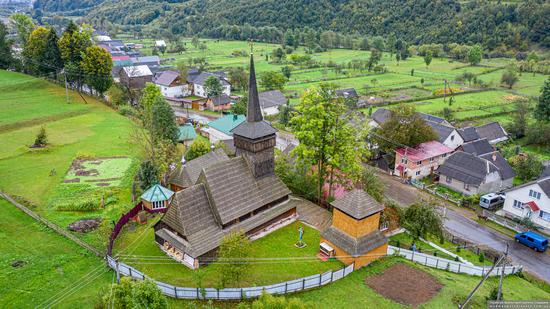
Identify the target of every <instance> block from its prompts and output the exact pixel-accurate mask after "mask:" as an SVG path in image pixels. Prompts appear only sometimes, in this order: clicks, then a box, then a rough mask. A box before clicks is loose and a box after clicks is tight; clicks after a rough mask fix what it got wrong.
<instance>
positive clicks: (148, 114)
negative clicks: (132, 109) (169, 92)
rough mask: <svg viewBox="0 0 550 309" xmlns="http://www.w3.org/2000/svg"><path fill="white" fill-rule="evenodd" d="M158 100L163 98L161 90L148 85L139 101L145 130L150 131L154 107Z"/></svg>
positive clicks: (151, 84)
mask: <svg viewBox="0 0 550 309" xmlns="http://www.w3.org/2000/svg"><path fill="white" fill-rule="evenodd" d="M157 98H162V93H161V92H160V88H159V87H157V85H155V84H153V83H147V84H146V85H145V88H143V92H142V95H141V99H140V100H139V104H140V105H141V108H142V113H141V121H142V122H143V126H144V127H145V128H148V129H150V128H151V125H152V122H153V105H154V103H155V100H156V99H157Z"/></svg>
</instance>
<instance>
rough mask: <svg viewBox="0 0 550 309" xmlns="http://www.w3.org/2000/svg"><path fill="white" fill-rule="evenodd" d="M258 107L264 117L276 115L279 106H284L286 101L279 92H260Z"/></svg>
mask: <svg viewBox="0 0 550 309" xmlns="http://www.w3.org/2000/svg"><path fill="white" fill-rule="evenodd" d="M259 96H260V106H261V107H262V114H263V115H264V116H271V115H277V114H278V113H279V106H283V105H286V104H287V103H288V99H287V98H286V97H285V95H284V94H283V93H282V92H281V91H280V90H271V91H264V92H260V94H259Z"/></svg>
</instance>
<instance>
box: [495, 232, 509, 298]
mask: <svg viewBox="0 0 550 309" xmlns="http://www.w3.org/2000/svg"><path fill="white" fill-rule="evenodd" d="M509 248H510V245H509V244H508V243H506V251H504V259H503V261H502V269H501V270H500V282H499V283H498V294H497V300H500V298H501V297H502V281H503V280H504V268H505V267H506V257H507V256H508V250H509Z"/></svg>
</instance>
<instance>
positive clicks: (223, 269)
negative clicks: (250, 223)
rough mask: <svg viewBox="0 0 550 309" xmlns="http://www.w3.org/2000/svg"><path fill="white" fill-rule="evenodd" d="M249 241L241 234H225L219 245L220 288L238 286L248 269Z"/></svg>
mask: <svg viewBox="0 0 550 309" xmlns="http://www.w3.org/2000/svg"><path fill="white" fill-rule="evenodd" d="M250 249H251V248H250V240H248V237H247V236H246V235H245V234H244V233H241V232H231V233H229V234H227V235H226V236H225V237H224V238H223V239H222V242H221V244H220V248H219V254H218V261H220V263H219V265H218V268H219V274H220V286H221V287H222V288H225V287H226V286H227V285H228V284H229V285H231V286H235V285H238V284H239V282H240V281H241V279H242V278H244V277H245V276H246V274H247V271H248V269H249V267H250V266H249V265H248V264H249V262H247V259H248V258H249V257H250V253H251V251H250Z"/></svg>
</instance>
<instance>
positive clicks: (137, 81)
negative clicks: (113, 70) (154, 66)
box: [120, 65, 153, 89]
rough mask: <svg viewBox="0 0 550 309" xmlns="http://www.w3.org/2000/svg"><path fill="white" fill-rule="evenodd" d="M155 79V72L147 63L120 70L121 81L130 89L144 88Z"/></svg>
mask: <svg viewBox="0 0 550 309" xmlns="http://www.w3.org/2000/svg"><path fill="white" fill-rule="evenodd" d="M152 81H153V73H152V72H151V70H150V69H149V67H148V66H146V65H139V66H129V67H124V68H122V70H121V71H120V83H121V84H123V85H125V86H126V87H128V88H130V89H143V88H145V84H146V83H150V82H152Z"/></svg>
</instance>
